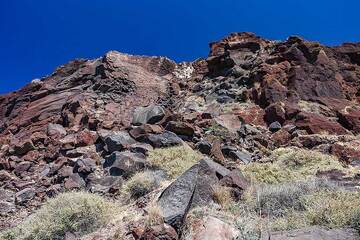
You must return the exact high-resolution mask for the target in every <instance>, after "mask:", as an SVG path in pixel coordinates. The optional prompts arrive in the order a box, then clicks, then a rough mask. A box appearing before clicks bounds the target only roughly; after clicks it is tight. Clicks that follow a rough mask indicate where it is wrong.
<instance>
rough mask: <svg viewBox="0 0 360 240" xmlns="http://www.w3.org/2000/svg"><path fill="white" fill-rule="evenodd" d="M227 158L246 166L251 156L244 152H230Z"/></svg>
mask: <svg viewBox="0 0 360 240" xmlns="http://www.w3.org/2000/svg"><path fill="white" fill-rule="evenodd" d="M229 157H230V158H232V159H234V160H236V161H237V160H240V161H242V162H243V163H245V164H248V163H250V162H251V160H252V159H251V155H250V154H248V153H246V152H243V151H239V150H237V151H230V152H229Z"/></svg>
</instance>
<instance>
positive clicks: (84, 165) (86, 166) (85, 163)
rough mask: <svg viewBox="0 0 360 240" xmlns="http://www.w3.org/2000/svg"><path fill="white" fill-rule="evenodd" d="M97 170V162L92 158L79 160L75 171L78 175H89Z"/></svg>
mask: <svg viewBox="0 0 360 240" xmlns="http://www.w3.org/2000/svg"><path fill="white" fill-rule="evenodd" d="M95 169H96V162H95V160H94V159H91V158H84V159H83V158H79V159H77V160H76V162H75V165H74V171H75V172H77V173H83V174H89V173H92V172H94V171H95Z"/></svg>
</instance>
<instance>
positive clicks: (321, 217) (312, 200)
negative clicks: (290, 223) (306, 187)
mask: <svg viewBox="0 0 360 240" xmlns="http://www.w3.org/2000/svg"><path fill="white" fill-rule="evenodd" d="M305 203H306V217H307V219H309V222H310V224H311V225H323V226H328V227H331V228H336V227H345V226H352V227H353V228H355V229H359V228H360V225H359V221H358V219H359V216H360V193H359V192H349V191H336V192H330V191H322V192H318V193H315V194H313V195H310V196H308V197H306V198H305Z"/></svg>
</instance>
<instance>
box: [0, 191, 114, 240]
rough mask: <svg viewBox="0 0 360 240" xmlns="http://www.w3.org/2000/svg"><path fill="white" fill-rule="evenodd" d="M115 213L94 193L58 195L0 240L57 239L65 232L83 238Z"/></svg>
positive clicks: (106, 202) (0, 235) (61, 237)
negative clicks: (82, 236)
mask: <svg viewBox="0 0 360 240" xmlns="http://www.w3.org/2000/svg"><path fill="white" fill-rule="evenodd" d="M115 210H116V207H115V206H114V204H112V203H111V202H109V201H107V200H105V199H104V198H102V197H100V196H98V195H95V194H91V193H85V192H69V193H62V194H59V195H58V196H57V197H56V198H54V199H50V200H49V201H48V202H47V203H45V204H44V205H43V206H42V207H41V208H40V209H39V210H38V211H37V212H35V213H34V214H33V215H31V216H30V217H29V218H28V219H27V220H25V221H24V222H23V223H21V224H20V225H19V226H17V227H15V228H13V229H11V230H8V231H5V232H3V233H2V234H0V239H6V240H10V239H11V240H57V239H63V238H64V236H65V233H66V232H73V233H77V234H79V235H83V234H86V233H90V232H92V231H94V230H96V229H97V228H99V227H102V226H104V225H105V224H107V223H108V222H109V221H110V220H111V218H112V216H113V215H114V214H115V213H116V211H115Z"/></svg>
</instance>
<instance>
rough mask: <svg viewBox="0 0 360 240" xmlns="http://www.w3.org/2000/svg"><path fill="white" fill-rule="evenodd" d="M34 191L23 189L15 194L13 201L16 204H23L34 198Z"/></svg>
mask: <svg viewBox="0 0 360 240" xmlns="http://www.w3.org/2000/svg"><path fill="white" fill-rule="evenodd" d="M35 194H36V193H35V190H34V189H33V188H25V189H23V190H21V191H19V192H17V193H16V194H15V201H16V203H17V204H24V203H26V202H28V201H30V200H31V199H33V198H34V197H35Z"/></svg>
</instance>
